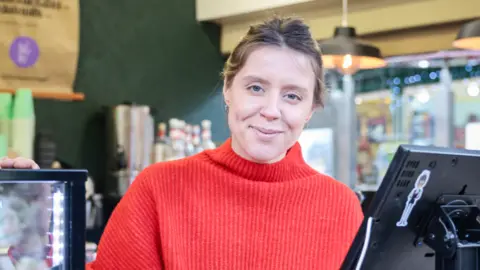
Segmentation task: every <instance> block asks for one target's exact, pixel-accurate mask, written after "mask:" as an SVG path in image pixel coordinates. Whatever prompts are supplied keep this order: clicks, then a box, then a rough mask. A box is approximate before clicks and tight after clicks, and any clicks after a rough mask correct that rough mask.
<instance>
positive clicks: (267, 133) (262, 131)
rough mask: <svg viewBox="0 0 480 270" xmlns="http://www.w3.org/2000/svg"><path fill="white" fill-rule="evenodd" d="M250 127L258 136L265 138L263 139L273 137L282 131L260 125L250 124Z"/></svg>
mask: <svg viewBox="0 0 480 270" xmlns="http://www.w3.org/2000/svg"><path fill="white" fill-rule="evenodd" d="M250 128H252V129H253V130H255V131H256V133H257V135H258V136H259V137H261V138H265V139H268V138H272V137H275V136H276V135H279V134H282V133H283V131H281V130H278V129H270V128H262V127H255V126H250Z"/></svg>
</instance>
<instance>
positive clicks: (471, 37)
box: [453, 19, 480, 50]
mask: <svg viewBox="0 0 480 270" xmlns="http://www.w3.org/2000/svg"><path fill="white" fill-rule="evenodd" d="M453 46H454V47H456V48H459V49H467V50H480V19H478V20H475V21H473V22H469V23H466V24H464V25H463V26H462V27H461V28H460V31H459V32H458V35H457V38H456V39H455V41H454V42H453Z"/></svg>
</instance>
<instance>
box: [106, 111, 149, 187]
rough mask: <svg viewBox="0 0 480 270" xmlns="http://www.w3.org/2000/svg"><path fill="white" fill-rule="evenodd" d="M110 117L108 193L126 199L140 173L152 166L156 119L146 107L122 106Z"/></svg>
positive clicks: (110, 114)
mask: <svg viewBox="0 0 480 270" xmlns="http://www.w3.org/2000/svg"><path fill="white" fill-rule="evenodd" d="M107 114H108V116H107V117H108V121H107V145H108V146H107V149H108V159H109V160H108V168H109V172H108V174H109V176H110V179H109V180H108V181H109V182H110V183H107V189H108V192H109V193H117V194H118V195H123V194H125V192H126V190H127V189H128V187H129V186H130V184H131V183H132V182H133V180H134V179H135V177H136V175H137V174H138V172H140V171H142V170H143V169H144V168H146V167H147V166H149V165H150V164H151V163H152V151H153V144H154V135H155V134H154V128H155V125H154V119H153V117H152V115H151V109H150V107H148V106H144V105H125V104H122V105H118V106H115V107H113V108H111V109H110V110H109V112H108V113H107ZM112 181H113V182H115V183H112Z"/></svg>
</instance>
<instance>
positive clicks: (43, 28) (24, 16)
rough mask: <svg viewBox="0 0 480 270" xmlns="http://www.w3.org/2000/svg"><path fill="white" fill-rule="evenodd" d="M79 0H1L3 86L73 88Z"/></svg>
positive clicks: (0, 75)
mask: <svg viewBox="0 0 480 270" xmlns="http://www.w3.org/2000/svg"><path fill="white" fill-rule="evenodd" d="M78 47H79V1H78V0H0V90H3V89H17V88H30V89H32V91H34V92H35V91H41V92H72V91H73V83H74V80H75V74H76V69H77V61H78Z"/></svg>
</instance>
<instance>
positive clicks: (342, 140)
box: [335, 75, 357, 188]
mask: <svg viewBox="0 0 480 270" xmlns="http://www.w3.org/2000/svg"><path fill="white" fill-rule="evenodd" d="M342 94H343V95H341V96H339V97H338V99H337V100H336V101H335V106H336V107H337V109H338V111H339V112H341V113H338V122H337V141H336V146H337V147H336V149H337V154H336V157H337V158H336V162H335V163H336V169H337V172H336V178H337V179H338V180H339V181H341V182H343V183H345V184H346V185H348V186H349V187H351V188H353V187H354V186H355V183H356V179H357V173H356V165H357V160H356V159H357V114H356V105H355V82H354V79H353V77H352V76H351V75H345V76H343V93H342Z"/></svg>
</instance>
